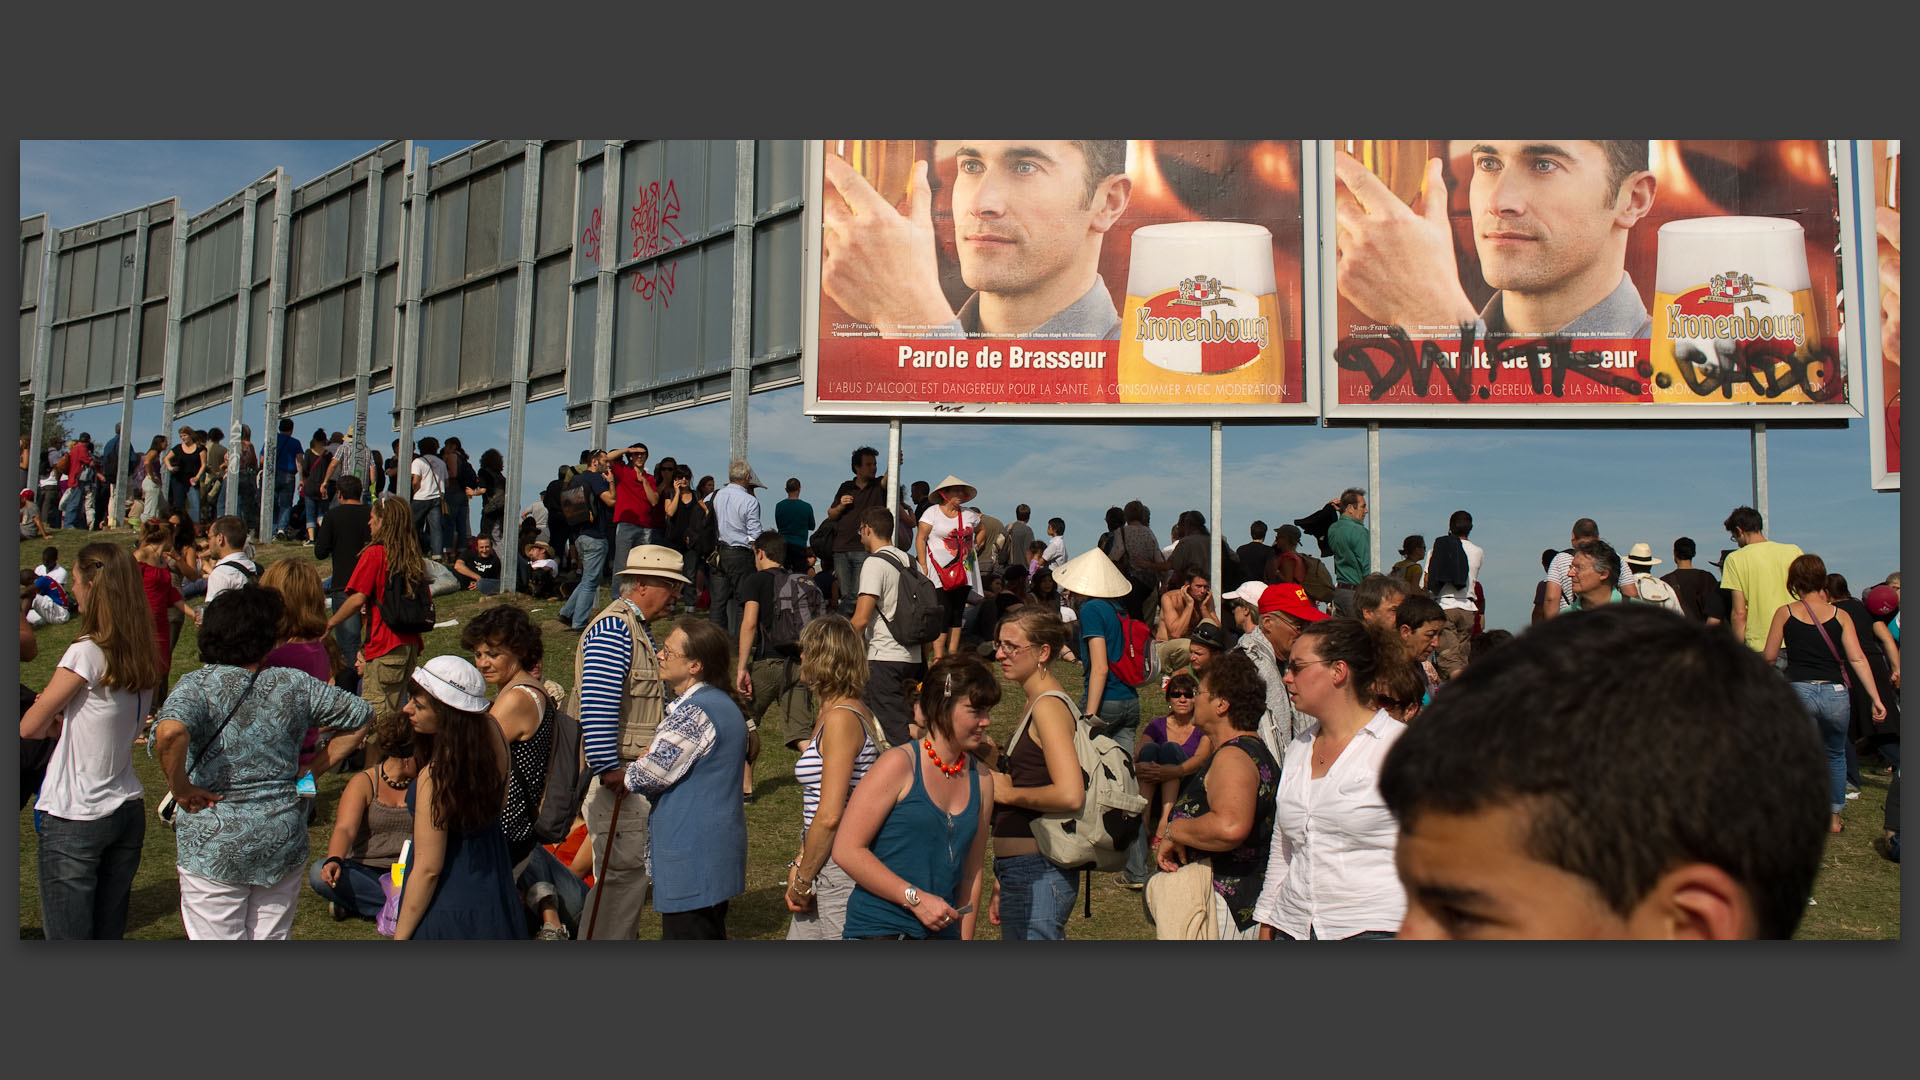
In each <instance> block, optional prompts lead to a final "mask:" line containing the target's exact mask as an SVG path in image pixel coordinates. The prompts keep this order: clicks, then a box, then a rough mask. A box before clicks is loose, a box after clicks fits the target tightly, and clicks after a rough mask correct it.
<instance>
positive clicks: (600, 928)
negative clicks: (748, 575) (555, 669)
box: [574, 544, 688, 941]
mask: <svg viewBox="0 0 1920 1080" xmlns="http://www.w3.org/2000/svg"><path fill="white" fill-rule="evenodd" d="M614 579H615V581H616V582H617V583H618V586H619V589H618V595H617V596H616V597H615V598H614V601H613V603H612V604H609V605H608V606H607V607H606V608H605V609H604V610H602V611H601V612H600V614H598V615H596V616H594V619H593V621H592V622H591V623H590V624H588V626H587V629H586V632H585V633H584V634H582V635H581V636H580V644H579V646H578V648H577V650H576V652H575V654H574V683H575V691H574V697H575V700H574V714H575V715H576V716H578V717H579V718H580V741H581V749H582V751H583V752H584V753H585V755H586V759H587V772H588V773H590V774H592V775H593V776H594V777H595V783H594V784H593V786H592V788H591V790H590V791H589V792H588V793H587V799H586V803H585V805H584V806H583V807H582V811H583V813H584V814H585V815H586V819H587V834H588V838H589V840H590V841H591V842H592V844H593V873H594V885H593V889H592V891H590V892H589V893H588V894H587V900H586V905H585V908H584V910H583V911H582V913H581V916H580V920H581V927H582V929H581V933H580V937H581V938H582V939H586V938H590V937H591V938H603V939H611V940H625V941H631V940H633V939H634V938H636V937H638V936H639V932H640V913H641V911H642V909H643V908H644V907H645V904H646V899H647V866H646V858H647V819H648V814H649V810H650V807H649V804H648V802H647V800H646V799H645V798H638V797H635V798H629V797H628V796H627V787H626V782H625V775H626V771H627V766H628V765H630V764H631V763H633V762H634V761H636V760H638V759H639V758H641V757H644V756H645V755H646V753H647V747H648V744H649V743H651V741H652V739H653V735H654V733H655V731H657V730H658V728H659V726H660V722H661V720H662V719H663V718H664V715H665V705H666V693H665V685H664V684H663V683H662V682H661V680H660V668H659V659H658V653H657V649H658V642H657V641H656V640H655V637H654V634H653V631H652V630H651V628H650V627H649V625H648V624H649V623H651V622H652V621H653V620H654V619H657V618H659V617H660V616H661V615H663V614H665V613H666V611H667V609H668V608H669V607H671V606H672V604H673V601H674V598H675V597H677V596H679V595H680V587H681V586H682V585H685V584H687V583H688V582H687V578H686V575H685V574H684V573H682V572H681V559H680V553H679V552H677V551H674V550H673V549H672V548H668V547H661V546H659V545H657V544H642V545H639V546H637V547H635V548H634V549H633V550H632V551H630V552H628V554H627V564H626V565H625V566H623V567H621V568H620V569H619V570H617V571H615V573H614ZM616 812H617V813H618V820H617V821H616V818H615V815H616ZM603 906H604V910H602V907H603Z"/></svg>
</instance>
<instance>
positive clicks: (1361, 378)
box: [1321, 139, 1862, 423]
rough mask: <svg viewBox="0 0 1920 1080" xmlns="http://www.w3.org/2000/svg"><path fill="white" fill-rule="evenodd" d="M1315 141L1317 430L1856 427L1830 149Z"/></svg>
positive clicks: (1841, 209)
mask: <svg viewBox="0 0 1920 1080" xmlns="http://www.w3.org/2000/svg"><path fill="white" fill-rule="evenodd" d="M1323 146H1324V148H1325V150H1326V154H1325V156H1326V159H1327V160H1325V161H1324V162H1323V163H1322V165H1321V183H1322V190H1323V191H1324V192H1326V193H1327V196H1326V197H1325V198H1323V199H1322V200H1321V223H1322V228H1323V230H1324V235H1325V236H1326V237H1327V238H1328V239H1329V240H1331V241H1332V242H1331V243H1328V244H1326V245H1325V246H1324V250H1323V256H1322V257H1323V260H1324V261H1323V264H1322V265H1323V267H1324V269H1325V271H1326V273H1327V275H1328V277H1329V279H1330V280H1331V281H1332V283H1333V286H1334V287H1333V288H1331V289H1328V290H1326V291H1325V295H1324V297H1323V301H1322V302H1323V308H1322V310H1323V317H1324V318H1325V320H1326V323H1327V333H1326V334H1325V349H1324V356H1323V357H1322V362H1323V363H1324V364H1325V370H1326V388H1327V390H1326V394H1327V402H1326V414H1327V416H1328V417H1330V418H1354V419H1381V418H1389V417H1408V418H1422V419H1433V418H1436V417H1441V416H1449V417H1460V418H1468V417H1470V418H1474V419H1483V420H1486V421H1489V422H1494V423H1499V422H1504V421H1507V420H1512V419H1542V418H1549V417H1551V418H1560V419H1578V418H1589V419H1590V418H1601V417H1614V418H1629V417H1630V418H1631V419H1635V420H1642V421H1645V420H1652V419H1656V418H1657V419H1658V420H1692V421H1697V420H1724V421H1732V422H1737V423H1751V422H1754V421H1767V422H1776V421H1788V420H1794V419H1822V420H1830V419H1834V418H1839V417H1857V416H1859V415H1860V412H1861V409H1860V402H1861V400H1862V395H1861V394H1860V388H1859V386H1858V385H1857V383H1858V378H1857V376H1853V375H1850V372H1849V364H1848V363H1847V361H1846V359H1845V356H1844V354H1843V351H1842V350H1841V348H1840V338H1841V325H1840V319H1839V308H1838V295H1839V285H1840V280H1839V269H1840V260H1839V257H1838V256H1839V252H1840V242H1841V236H1842V235H1843V228H1844V227H1845V225H1846V224H1848V221H1843V220H1842V219H1843V218H1846V219H1849V220H1850V219H1851V217H1852V207H1851V205H1850V200H1846V199H1841V198H1840V197H1839V194H1838V193H1839V191H1841V190H1844V182H1845V181H1846V180H1847V179H1848V174H1850V172H1851V169H1850V167H1849V165H1848V163H1847V162H1846V161H1845V160H1844V158H1845V155H1844V154H1842V155H1840V156H1839V157H1837V158H1836V156H1835V155H1834V153H1832V149H1831V147H1830V144H1828V143H1827V142H1825V141H1821V140H1780V141H1738V140H1735V141H1715V140H1651V141H1649V140H1568V139H1559V140H1525V139H1519V140H1514V139H1487V140H1482V139H1452V140H1447V139H1400V140H1338V141H1334V142H1331V143H1327V144H1323ZM1843 146H1844V144H1843ZM1852 367H1853V368H1854V369H1855V370H1856V371H1857V368H1858V365H1857V364H1855V365H1852ZM1636 405H1638V406H1653V407H1655V408H1656V409H1657V412H1656V411H1653V410H1649V409H1637V410H1634V411H1633V412H1632V413H1630V414H1629V413H1627V412H1626V411H1625V410H1626V408H1627V407H1629V406H1636Z"/></svg>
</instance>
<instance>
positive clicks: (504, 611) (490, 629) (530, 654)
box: [460, 537, 547, 668]
mask: <svg viewBox="0 0 1920 1080" xmlns="http://www.w3.org/2000/svg"><path fill="white" fill-rule="evenodd" d="M479 539H486V538H485V537H480V538H479ZM481 645H492V646H493V647H495V648H498V649H505V650H506V651H508V652H510V653H512V654H513V655H514V656H515V657H516V658H517V659H518V660H519V661H520V666H521V667H523V668H532V667H533V666H534V665H535V664H538V663H540V661H541V659H542V658H544V657H545V656H546V648H547V647H546V643H545V642H544V641H542V640H541V638H540V628H539V627H537V626H535V625H534V624H533V618H532V617H531V616H529V615H528V614H527V613H526V612H525V611H523V610H521V609H520V608H517V607H514V606H513V605H512V604H502V605H500V606H498V607H490V608H487V609H486V610H484V611H482V612H481V613H480V614H478V615H475V616H474V617H473V618H472V619H470V620H468V622H467V625H466V626H464V627H462V628H461V629H460V647H461V648H463V649H465V650H467V651H468V652H472V651H473V650H475V649H477V648H479V647H480V646H481Z"/></svg>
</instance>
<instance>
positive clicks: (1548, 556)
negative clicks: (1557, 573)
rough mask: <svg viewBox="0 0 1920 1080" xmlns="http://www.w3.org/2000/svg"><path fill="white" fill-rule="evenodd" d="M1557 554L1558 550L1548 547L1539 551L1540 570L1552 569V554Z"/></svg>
mask: <svg viewBox="0 0 1920 1080" xmlns="http://www.w3.org/2000/svg"><path fill="white" fill-rule="evenodd" d="M1558 554H1560V552H1559V551H1557V550H1555V549H1554V548H1548V549H1547V550H1545V551H1543V552H1541V553H1540V569H1542V570H1551V569H1553V559H1554V556H1556V555H1558Z"/></svg>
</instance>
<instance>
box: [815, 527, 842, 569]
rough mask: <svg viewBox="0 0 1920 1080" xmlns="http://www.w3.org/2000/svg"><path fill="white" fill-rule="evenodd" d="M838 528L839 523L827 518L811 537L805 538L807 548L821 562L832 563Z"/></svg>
mask: <svg viewBox="0 0 1920 1080" xmlns="http://www.w3.org/2000/svg"><path fill="white" fill-rule="evenodd" d="M839 528H840V523H839V522H837V521H835V520H833V519H832V518H828V519H827V520H825V521H823V522H821V523H820V527H819V528H817V529H815V530H813V535H812V536H809V537H807V547H809V548H811V549H812V550H813V553H814V554H815V555H818V556H820V561H821V562H825V563H831V562H832V561H833V544H834V541H835V540H836V539H837V538H838V537H837V533H838V530H839Z"/></svg>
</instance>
